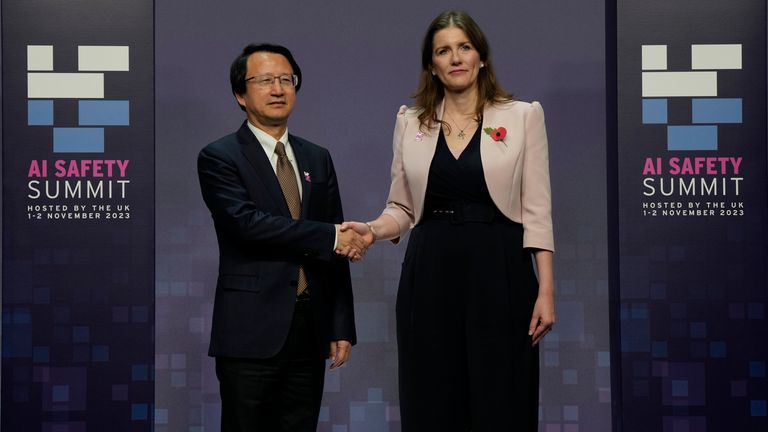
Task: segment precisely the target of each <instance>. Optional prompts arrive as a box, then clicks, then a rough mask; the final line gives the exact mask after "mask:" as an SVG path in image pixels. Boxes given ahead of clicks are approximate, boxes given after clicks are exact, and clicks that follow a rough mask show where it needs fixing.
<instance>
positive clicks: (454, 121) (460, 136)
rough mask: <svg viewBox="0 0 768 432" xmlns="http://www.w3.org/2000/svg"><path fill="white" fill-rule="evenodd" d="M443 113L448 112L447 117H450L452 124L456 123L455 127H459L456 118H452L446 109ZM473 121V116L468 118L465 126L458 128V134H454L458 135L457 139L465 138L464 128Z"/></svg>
mask: <svg viewBox="0 0 768 432" xmlns="http://www.w3.org/2000/svg"><path fill="white" fill-rule="evenodd" d="M445 113H446V114H448V117H450V118H451V121H453V124H454V125H456V127H459V123H457V122H456V119H454V118H453V116H452V115H451V113H449V112H447V111H446V112H445ZM473 121H475V118H474V117H472V118H471V119H469V122H467V124H466V126H464V127H463V128H459V134H458V135H456V136H458V137H459V139H464V138H466V137H467V134H465V133H464V129H466V128H468V127H469V125H471V124H472V122H473Z"/></svg>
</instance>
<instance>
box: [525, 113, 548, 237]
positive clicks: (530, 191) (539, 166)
mask: <svg viewBox="0 0 768 432" xmlns="http://www.w3.org/2000/svg"><path fill="white" fill-rule="evenodd" d="M523 158H524V159H523V174H522V191H521V194H520V200H521V204H522V213H523V215H522V218H523V221H522V222H523V228H524V233H523V247H525V248H536V249H545V250H549V251H554V250H555V245H554V237H553V234H552V203H551V202H552V201H551V195H552V193H551V190H550V186H549V152H548V149H547V131H546V128H545V126H544V110H543V108H542V107H541V104H539V103H538V102H533V103H532V104H531V106H530V108H529V109H528V112H527V116H526V119H525V153H524V156H523Z"/></svg>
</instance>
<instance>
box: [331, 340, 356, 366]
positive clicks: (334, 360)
mask: <svg viewBox="0 0 768 432" xmlns="http://www.w3.org/2000/svg"><path fill="white" fill-rule="evenodd" d="M350 351H352V344H351V343H349V341H345V340H338V341H331V352H330V353H328V358H329V359H331V366H330V369H336V368H338V367H341V365H343V364H344V363H345V362H346V361H347V360H348V359H349V352H350Z"/></svg>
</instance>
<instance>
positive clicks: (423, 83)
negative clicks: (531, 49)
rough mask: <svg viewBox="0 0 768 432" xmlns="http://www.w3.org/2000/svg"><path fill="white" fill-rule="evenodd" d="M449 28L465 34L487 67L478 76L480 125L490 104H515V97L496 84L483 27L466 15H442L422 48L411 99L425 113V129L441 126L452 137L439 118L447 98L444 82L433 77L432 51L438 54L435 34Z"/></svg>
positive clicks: (421, 116) (421, 118)
mask: <svg viewBox="0 0 768 432" xmlns="http://www.w3.org/2000/svg"><path fill="white" fill-rule="evenodd" d="M449 27H456V28H459V29H461V30H463V31H464V33H465V34H466V35H467V37H468V38H469V41H470V43H471V44H472V46H473V47H474V48H475V49H476V50H477V52H478V53H479V54H480V61H482V62H483V63H484V64H485V66H484V67H482V68H481V69H480V71H479V72H478V75H477V89H478V98H477V105H476V106H475V120H477V121H478V122H480V119H481V117H482V115H483V108H484V107H485V105H486V104H487V103H500V102H505V101H509V100H512V95H511V94H509V93H507V92H506V91H504V89H502V88H501V86H500V85H499V84H498V82H497V81H496V73H495V72H494V70H493V63H492V62H491V55H490V48H489V47H488V40H487V39H486V38H485V35H484V34H483V31H482V30H480V26H478V25H477V23H476V22H475V21H474V20H473V19H472V17H470V16H469V14H467V13H466V12H464V11H460V10H447V11H445V12H443V13H441V14H440V15H438V16H437V18H435V19H434V20H433V21H432V23H431V24H430V25H429V28H427V33H426V34H425V35H424V41H423V43H422V45H421V75H420V78H419V88H418V89H417V90H416V92H414V93H413V95H412V96H411V97H413V98H414V99H416V108H417V109H421V110H422V111H421V113H420V114H419V122H420V123H421V126H420V127H421V128H422V129H431V128H432V127H434V126H436V125H437V124H438V123H441V124H442V125H444V126H446V127H447V128H448V131H449V133H450V129H451V128H450V125H448V123H446V122H444V121H442V120H438V118H437V107H438V105H439V104H440V101H442V100H443V97H445V88H444V86H443V83H442V82H441V81H440V78H438V77H437V76H435V75H432V51H433V50H434V38H435V33H437V32H439V31H440V30H443V29H446V28H449Z"/></svg>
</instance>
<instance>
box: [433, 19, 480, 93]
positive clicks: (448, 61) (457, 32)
mask: <svg viewBox="0 0 768 432" xmlns="http://www.w3.org/2000/svg"><path fill="white" fill-rule="evenodd" d="M432 46H433V49H432V74H433V75H436V76H437V77H438V78H439V79H440V81H441V82H442V83H443V85H444V86H445V89H446V91H451V92H463V91H465V90H468V89H474V88H475V87H476V86H477V74H478V73H479V72H480V68H481V67H483V66H482V63H481V62H480V53H478V52H477V50H476V49H475V47H474V46H473V45H472V43H471V42H470V41H469V38H468V37H467V35H466V34H465V33H464V30H462V29H460V28H458V27H447V28H444V29H442V30H440V31H438V32H437V33H435V36H434V37H433V38H432Z"/></svg>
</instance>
